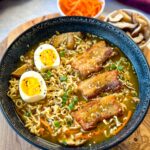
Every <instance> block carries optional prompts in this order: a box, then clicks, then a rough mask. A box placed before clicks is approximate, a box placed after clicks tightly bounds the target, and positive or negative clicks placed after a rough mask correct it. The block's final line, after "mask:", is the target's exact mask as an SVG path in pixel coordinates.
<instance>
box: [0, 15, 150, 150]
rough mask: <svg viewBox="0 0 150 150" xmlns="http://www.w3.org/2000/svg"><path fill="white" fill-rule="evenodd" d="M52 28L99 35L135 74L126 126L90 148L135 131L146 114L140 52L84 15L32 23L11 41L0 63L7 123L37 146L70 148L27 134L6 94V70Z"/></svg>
mask: <svg viewBox="0 0 150 150" xmlns="http://www.w3.org/2000/svg"><path fill="white" fill-rule="evenodd" d="M56 31H59V32H60V33H63V32H70V31H82V32H87V33H91V34H95V35H97V36H100V37H103V38H104V39H106V40H108V41H109V42H110V43H112V44H115V45H116V46H118V47H119V48H120V49H121V50H122V51H123V53H125V55H126V56H127V57H128V58H129V59H130V61H131V62H132V64H133V66H134V68H135V71H136V73H137V76H138V82H139V91H140V99H141V101H140V103H139V105H138V106H137V109H136V111H135V113H134V115H133V116H132V119H131V120H130V122H129V123H128V125H127V126H126V127H125V128H124V129H123V130H122V131H121V132H120V133H119V134H118V135H116V136H114V137H113V138H111V139H109V140H108V141H105V142H103V143H100V144H95V145H93V146H92V147H91V149H92V150H97V149H108V148H110V147H112V146H114V145H117V144H119V143H120V142H122V141H123V140H124V139H126V138H127V137H128V136H129V135H130V134H131V133H132V132H134V131H135V129H136V128H137V127H138V126H139V124H140V123H141V122H142V120H143V119H144V116H145V115H146V112H147V110H148V107H149V100H150V71H149V67H148V64H147V62H146V60H145V58H144V56H143V54H142V52H141V51H140V49H139V48H138V46H137V45H136V44H135V43H134V42H133V41H132V40H131V39H130V38H129V37H127V36H126V35H125V33H124V32H122V31H121V30H119V29H117V28H115V27H114V26H112V25H110V24H108V23H105V22H102V21H99V20H96V19H91V18H85V17H59V18H55V19H50V20H48V21H44V22H42V23H39V24H37V25H35V26H33V27H32V28H30V29H29V30H27V31H26V32H24V33H23V34H22V35H20V36H19V37H18V38H17V39H16V40H15V41H14V42H13V43H12V44H11V46H10V47H9V48H8V50H7V52H6V53H5V55H4V56H3V58H2V61H1V64H0V107H1V110H2V112H3V114H4V116H5V117H6V119H7V121H8V123H9V124H10V126H11V127H12V128H13V129H14V130H15V131H16V132H17V133H18V134H19V135H20V136H21V137H23V138H24V139H25V140H26V141H28V142H30V143H31V144H33V145H35V146H38V147H39V148H42V149H51V150H52V149H74V148H71V147H70V148H68V147H63V146H61V145H57V144H54V143H51V142H48V141H45V140H43V139H41V138H39V137H37V136H34V135H33V134H31V133H30V132H29V131H28V129H26V128H25V127H24V125H23V123H22V122H21V121H20V119H19V118H18V116H17V114H16V112H15V107H14V104H13V102H12V101H11V100H10V98H9V97H8V96H7V91H8V81H9V79H10V73H11V72H12V71H13V70H14V69H15V68H16V65H17V62H18V60H19V57H20V55H22V54H24V53H26V51H27V50H28V49H29V47H31V46H32V45H34V44H36V43H37V42H39V41H41V40H43V39H46V38H48V37H50V36H52V35H53V34H55V32H56ZM76 149H80V150H81V149H82V150H86V149H90V147H84V146H80V147H77V148H76Z"/></svg>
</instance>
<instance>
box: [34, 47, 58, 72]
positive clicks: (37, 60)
mask: <svg viewBox="0 0 150 150" xmlns="http://www.w3.org/2000/svg"><path fill="white" fill-rule="evenodd" d="M46 49H51V50H53V52H54V53H55V55H56V60H55V62H54V63H53V64H52V66H46V65H44V64H43V63H42V62H41V60H40V53H41V52H42V51H44V50H46ZM34 64H35V66H36V68H37V69H38V70H39V71H44V70H47V69H50V68H55V67H57V66H59V64H60V57H59V54H58V52H57V50H56V49H55V47H54V46H52V45H50V44H43V45H40V46H39V47H38V48H37V49H36V50H35V52H34Z"/></svg>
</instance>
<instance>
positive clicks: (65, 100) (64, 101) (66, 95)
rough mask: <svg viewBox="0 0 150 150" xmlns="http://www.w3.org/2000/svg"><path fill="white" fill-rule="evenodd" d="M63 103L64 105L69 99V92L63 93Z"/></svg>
mask: <svg viewBox="0 0 150 150" xmlns="http://www.w3.org/2000/svg"><path fill="white" fill-rule="evenodd" d="M61 98H62V104H63V106H64V105H65V104H66V102H67V99H68V93H67V92H65V93H64V94H63V95H62V97H61Z"/></svg>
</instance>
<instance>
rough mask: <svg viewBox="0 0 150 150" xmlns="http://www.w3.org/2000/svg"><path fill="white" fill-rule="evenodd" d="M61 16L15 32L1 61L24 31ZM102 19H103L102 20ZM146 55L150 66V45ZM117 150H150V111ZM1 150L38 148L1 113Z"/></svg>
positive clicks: (3, 46) (1, 51)
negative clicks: (13, 128)
mask: <svg viewBox="0 0 150 150" xmlns="http://www.w3.org/2000/svg"><path fill="white" fill-rule="evenodd" d="M57 16H59V14H51V15H47V16H43V17H39V18H36V19H34V20H31V21H29V22H27V23H25V24H23V25H20V26H19V27H17V28H16V29H15V30H13V31H12V32H11V33H10V34H9V35H8V37H7V38H6V39H4V40H3V41H2V43H0V59H1V57H2V55H3V54H4V52H5V50H6V49H7V47H8V46H9V45H10V44H11V43H12V41H13V40H14V39H15V38H16V37H17V36H18V35H19V34H20V33H22V32H23V31H25V30H26V29H28V28H29V27H31V26H33V25H34V24H36V23H38V22H41V21H44V20H47V19H49V18H53V17H57ZM101 19H102V18H101ZM144 54H145V56H146V58H147V60H148V62H149V64H150V44H149V48H146V49H144ZM113 149H115V150H150V109H149V111H148V113H147V115H146V117H145V119H144V121H143V122H142V124H141V125H140V126H139V127H138V129H137V130H136V131H135V132H134V133H133V134H132V135H131V136H130V137H129V138H128V139H126V140H125V141H124V142H122V143H121V144H119V145H118V146H116V147H114V148H113ZM0 150H38V148H36V147H34V146H32V145H31V144H29V143H27V142H26V141H24V140H23V139H22V138H21V137H19V136H18V135H17V134H16V133H15V132H14V131H13V130H12V129H11V127H10V126H9V125H8V124H7V122H6V120H5V118H4V116H3V115H2V113H0Z"/></svg>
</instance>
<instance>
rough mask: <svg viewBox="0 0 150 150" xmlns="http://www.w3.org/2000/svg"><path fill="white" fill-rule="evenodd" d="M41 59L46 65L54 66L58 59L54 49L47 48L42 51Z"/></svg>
mask: <svg viewBox="0 0 150 150" xmlns="http://www.w3.org/2000/svg"><path fill="white" fill-rule="evenodd" d="M40 60H41V62H42V63H43V64H44V65H45V66H52V65H53V64H54V62H55V60H56V54H55V52H54V50H52V49H47V50H44V51H42V52H41V53H40Z"/></svg>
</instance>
